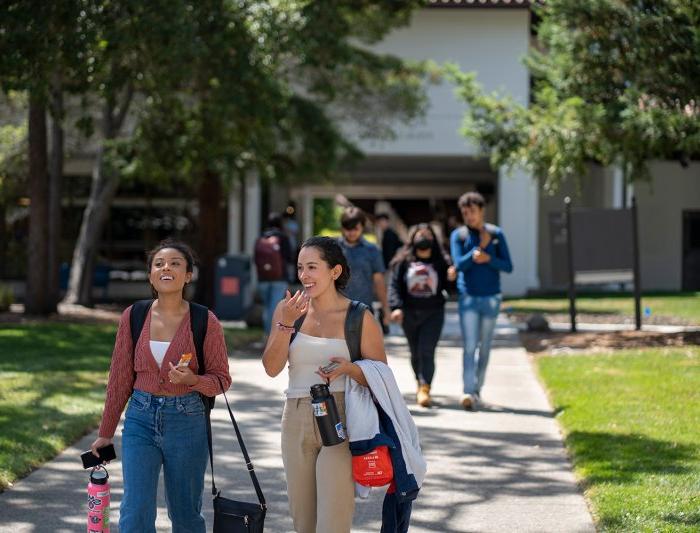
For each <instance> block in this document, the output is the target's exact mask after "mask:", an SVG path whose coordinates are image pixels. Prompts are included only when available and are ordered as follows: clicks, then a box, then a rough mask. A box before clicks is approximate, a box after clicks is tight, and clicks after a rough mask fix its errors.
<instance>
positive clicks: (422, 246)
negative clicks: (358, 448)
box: [413, 239, 433, 250]
mask: <svg viewBox="0 0 700 533" xmlns="http://www.w3.org/2000/svg"><path fill="white" fill-rule="evenodd" d="M413 246H415V247H416V250H430V249H431V248H432V247H433V241H432V239H418V240H417V241H416V242H414V243H413Z"/></svg>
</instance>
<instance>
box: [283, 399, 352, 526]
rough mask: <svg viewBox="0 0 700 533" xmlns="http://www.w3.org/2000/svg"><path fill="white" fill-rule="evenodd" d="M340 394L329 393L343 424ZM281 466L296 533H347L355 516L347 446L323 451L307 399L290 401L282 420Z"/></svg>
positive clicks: (350, 460) (342, 406) (336, 446)
mask: <svg viewBox="0 0 700 533" xmlns="http://www.w3.org/2000/svg"><path fill="white" fill-rule="evenodd" d="M344 396H345V395H344V393H342V392H340V393H333V397H334V398H335V403H336V405H337V406H338V411H339V413H340V418H341V420H342V421H343V424H345V400H344ZM282 461H283V462H284V471H285V474H286V476H287V495H288V496H289V510H290V512H291V515H292V520H293V521H294V530H295V531H296V532H297V533H349V532H350V529H351V527H352V515H353V513H354V511H355V484H354V481H353V479H352V457H351V455H350V448H349V446H348V442H347V440H346V441H345V442H343V443H342V444H337V445H335V446H322V445H321V435H320V434H319V432H318V427H317V426H316V420H314V416H313V413H312V410H311V398H292V399H289V400H287V402H286V403H285V404H284V413H283V414H282Z"/></svg>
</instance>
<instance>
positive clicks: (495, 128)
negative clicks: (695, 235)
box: [449, 0, 700, 191]
mask: <svg viewBox="0 0 700 533" xmlns="http://www.w3.org/2000/svg"><path fill="white" fill-rule="evenodd" d="M699 6H700V5H699V4H698V3H697V2H694V1H693V0H653V1H652V0H649V1H644V0H634V1H633V0H626V1H619V0H590V1H586V2H580V1H577V0H553V1H547V2H546V3H543V4H542V5H540V6H539V7H537V12H538V14H539V16H540V18H541V22H540V23H539V26H538V27H537V37H538V41H539V45H540V47H541V51H537V50H533V51H532V52H531V54H530V56H529V58H528V59H527V66H528V68H529V70H530V72H531V74H532V76H533V81H534V84H533V87H534V91H533V95H532V102H531V105H530V106H529V108H524V107H523V106H521V105H519V104H517V103H515V102H514V101H513V100H512V99H508V98H500V97H499V96H497V95H485V94H484V93H483V91H482V89H481V88H480V87H479V86H478V84H477V83H476V81H475V78H474V77H473V76H471V75H465V74H463V73H460V72H458V71H457V69H456V68H454V67H450V69H449V72H450V76H451V78H452V79H453V80H454V81H456V83H457V84H458V87H459V88H458V91H459V94H460V95H461V96H462V98H463V99H464V100H465V101H466V102H467V103H468V104H469V105H470V110H469V112H468V113H467V117H466V121H465V126H464V130H463V131H464V134H465V135H466V136H467V137H470V138H471V139H473V140H474V141H476V142H477V143H478V144H479V145H480V146H481V147H482V149H483V150H484V151H485V152H486V153H490V154H491V161H492V164H493V165H494V166H502V165H505V166H507V167H515V166H524V167H526V168H528V169H529V170H531V171H532V172H533V173H534V174H535V176H537V177H538V178H540V179H542V181H543V185H544V187H545V189H546V190H551V191H553V190H556V189H557V187H558V185H559V183H560V182H561V181H562V180H564V179H566V178H567V177H571V176H577V177H578V176H581V175H584V174H585V165H586V164H587V163H588V162H589V161H596V162H599V163H602V164H604V165H611V164H616V165H620V167H621V168H622V170H623V173H624V176H625V178H626V179H627V180H635V179H642V178H645V177H647V176H648V170H647V161H649V160H651V159H678V160H679V161H680V162H681V164H685V163H686V162H687V161H688V160H689V159H690V158H697V157H699V156H700V103H699V102H700V7H699Z"/></svg>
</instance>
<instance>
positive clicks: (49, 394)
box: [0, 323, 262, 490]
mask: <svg viewBox="0 0 700 533" xmlns="http://www.w3.org/2000/svg"><path fill="white" fill-rule="evenodd" d="M115 331H116V328H115V327H114V326H109V325H86V324H65V323H61V324H38V325H3V326H0V490H2V489H3V488H5V487H7V486H8V485H9V484H10V483H12V482H14V480H16V479H18V478H20V477H22V476H24V475H26V474H27V473H28V472H30V471H31V470H32V469H33V468H36V467H37V466H39V465H40V464H42V463H43V462H44V461H46V460H48V459H51V458H52V457H54V456H55V455H56V454H57V453H59V452H60V451H61V450H63V449H64V448H66V447H67V446H69V445H70V444H72V443H73V442H75V441H76V440H77V439H78V438H79V437H81V436H82V435H84V434H86V433H87V432H89V431H91V430H92V429H94V428H95V426H96V425H97V423H98V422H99V419H100V416H101V414H102V406H103V402H104V393H105V385H106V383H107V375H108V371H109V363H110V359H111V356H112V347H113V343H114V334H115ZM224 331H225V335H226V341H227V344H228V346H229V349H230V350H235V349H237V348H240V347H242V346H244V345H246V344H248V343H250V342H252V341H254V340H258V339H259V338H260V337H261V334H262V333H261V330H260V329H255V328H253V329H248V330H246V329H235V330H234V329H226V330H224ZM77 461H78V459H77V458H76V464H78V463H77Z"/></svg>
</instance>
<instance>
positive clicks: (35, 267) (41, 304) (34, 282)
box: [25, 95, 50, 315]
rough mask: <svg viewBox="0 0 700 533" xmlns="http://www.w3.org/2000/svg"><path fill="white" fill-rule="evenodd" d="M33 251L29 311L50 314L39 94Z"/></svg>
mask: <svg viewBox="0 0 700 533" xmlns="http://www.w3.org/2000/svg"><path fill="white" fill-rule="evenodd" d="M29 195H30V202H31V203H30V205H29V251H28V254H27V291H26V297H25V313H27V314H29V315H47V314H49V312H50V305H49V298H48V296H49V293H48V276H47V266H48V263H47V262H48V240H47V236H46V229H47V227H48V223H49V203H48V201H49V180H48V173H47V160H46V107H45V105H44V103H43V102H42V101H41V100H39V99H37V98H36V97H35V96H33V95H32V96H30V99H29Z"/></svg>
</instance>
